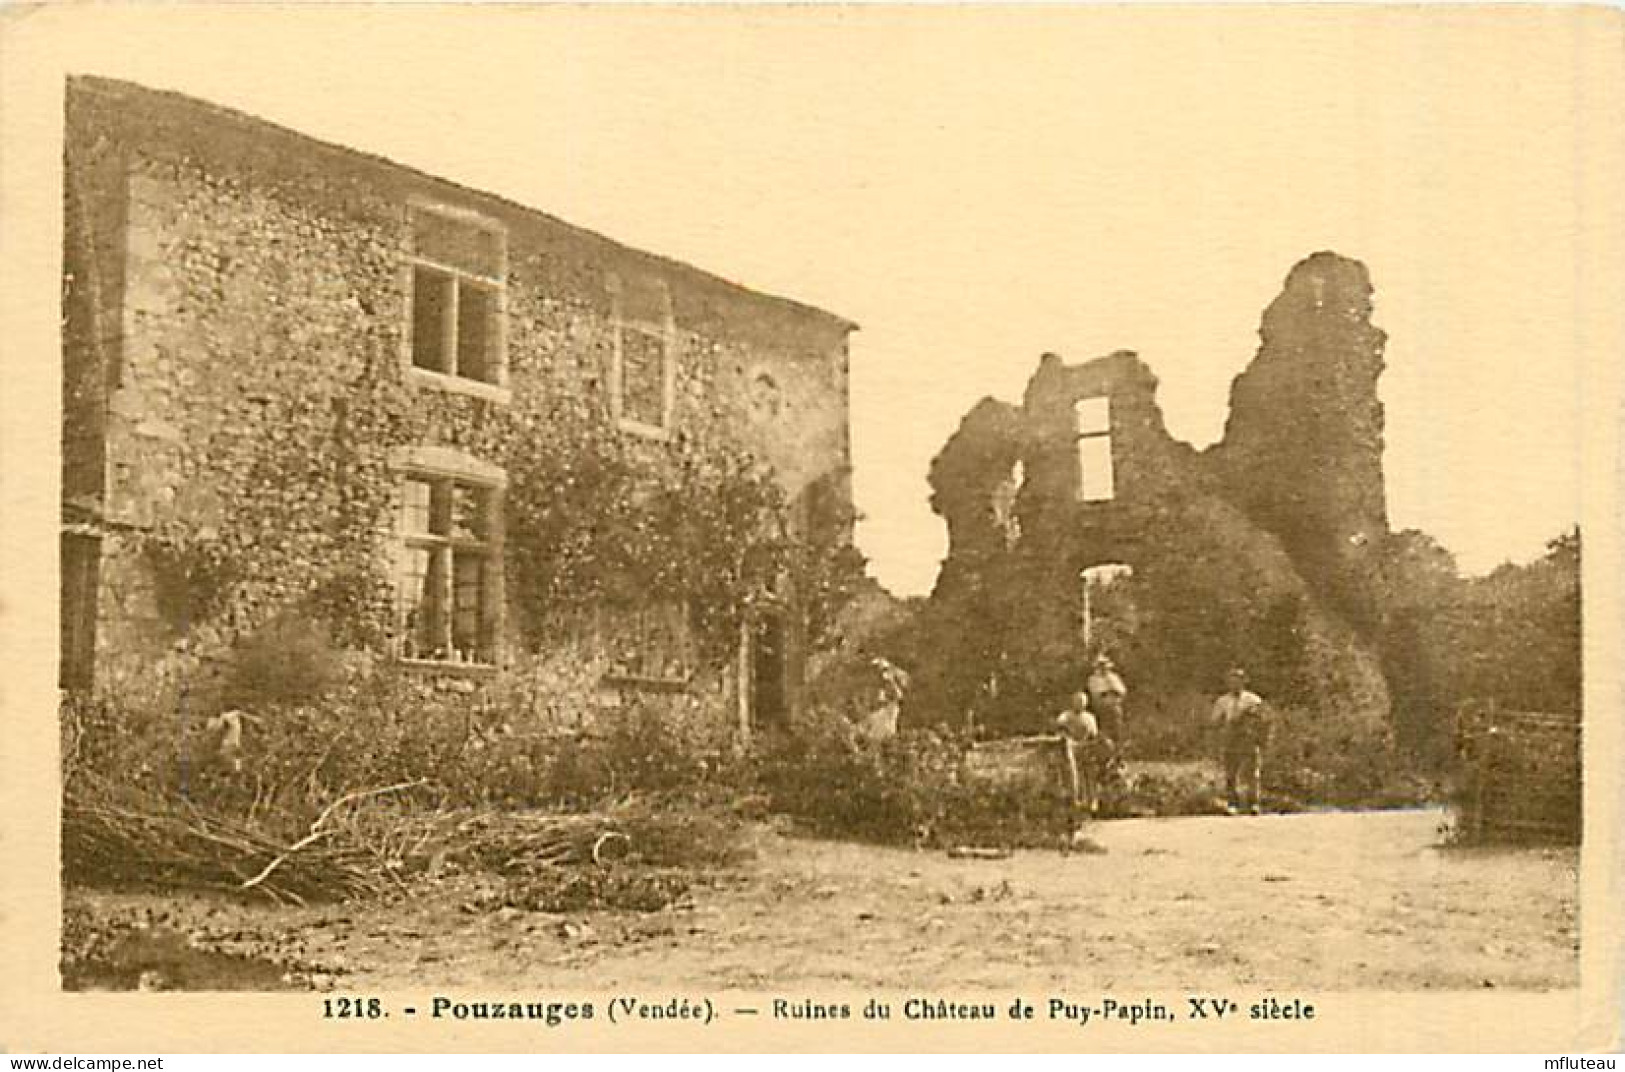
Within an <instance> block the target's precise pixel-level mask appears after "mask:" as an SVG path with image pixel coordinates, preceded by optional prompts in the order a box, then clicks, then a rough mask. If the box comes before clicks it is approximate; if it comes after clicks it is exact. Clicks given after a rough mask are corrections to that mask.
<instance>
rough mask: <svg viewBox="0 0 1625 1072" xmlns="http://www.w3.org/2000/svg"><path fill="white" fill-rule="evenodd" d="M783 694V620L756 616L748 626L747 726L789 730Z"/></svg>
mask: <svg viewBox="0 0 1625 1072" xmlns="http://www.w3.org/2000/svg"><path fill="white" fill-rule="evenodd" d="M789 724H790V711H789V704H788V697H787V696H786V695H785V652H784V617H783V615H781V614H779V613H777V612H767V613H763V614H760V615H758V616H757V618H756V620H755V621H753V622H752V623H751V627H750V725H751V729H753V730H757V731H774V730H783V729H787V728H789Z"/></svg>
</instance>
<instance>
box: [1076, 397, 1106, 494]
mask: <svg viewBox="0 0 1625 1072" xmlns="http://www.w3.org/2000/svg"><path fill="white" fill-rule="evenodd" d="M1072 428H1073V432H1074V433H1075V434H1076V436H1077V441H1078V497H1079V498H1080V499H1082V500H1083V501H1084V502H1109V501H1110V500H1111V499H1112V498H1114V497H1115V496H1116V494H1117V485H1116V479H1115V476H1114V474H1113V471H1112V412H1111V400H1110V399H1109V398H1106V397H1105V396H1100V397H1096V398H1080V399H1078V400H1077V401H1076V402H1074V403H1072Z"/></svg>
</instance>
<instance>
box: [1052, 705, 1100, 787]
mask: <svg viewBox="0 0 1625 1072" xmlns="http://www.w3.org/2000/svg"><path fill="white" fill-rule="evenodd" d="M1055 725H1056V727H1057V728H1058V729H1059V730H1060V731H1061V740H1062V742H1063V744H1064V745H1065V748H1066V770H1067V775H1068V777H1069V778H1070V780H1071V783H1072V785H1071V788H1072V804H1073V806H1074V807H1078V808H1087V809H1088V810H1089V814H1090V815H1094V814H1096V813H1097V812H1098V811H1099V810H1100V777H1099V763H1100V757H1099V754H1098V753H1099V749H1100V724H1099V723H1098V722H1097V721H1095V716H1094V715H1092V714H1090V713H1089V696H1088V694H1086V693H1083V692H1074V693H1073V694H1072V695H1071V697H1070V698H1069V700H1068V704H1067V707H1066V709H1065V710H1064V711H1062V712H1061V713H1060V714H1059V715H1057V716H1055Z"/></svg>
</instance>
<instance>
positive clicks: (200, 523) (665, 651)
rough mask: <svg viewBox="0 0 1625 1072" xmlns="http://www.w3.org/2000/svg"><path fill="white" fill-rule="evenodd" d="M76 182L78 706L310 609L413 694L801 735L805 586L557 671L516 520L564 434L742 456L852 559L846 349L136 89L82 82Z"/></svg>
mask: <svg viewBox="0 0 1625 1072" xmlns="http://www.w3.org/2000/svg"><path fill="white" fill-rule="evenodd" d="M65 163H66V190H65V207H66V215H65V219H66V226H65V236H64V264H65V280H64V318H63V323H64V326H63V346H64V353H63V368H64V379H63V415H64V431H63V447H64V451H63V487H62V509H63V530H62V532H63V535H62V567H63V568H62V681H63V684H64V686H65V687H68V688H75V689H80V688H91V687H96V688H103V689H106V688H116V689H122V690H127V691H132V692H136V691H140V689H142V688H143V687H145V686H146V685H147V684H149V683H150V682H151V681H153V680H158V679H163V678H164V677H165V675H168V676H169V677H170V678H171V679H173V678H175V677H176V676H177V675H181V676H184V675H186V674H191V673H196V672H197V671H198V668H199V666H200V665H201V663H200V660H201V661H207V660H208V659H209V658H211V657H212V656H211V654H210V653H211V652H212V653H216V655H217V654H218V653H219V652H221V651H225V650H228V649H229V648H230V646H231V644H232V643H234V642H235V641H237V640H239V639H240V638H242V637H243V636H245V635H247V634H248V633H250V632H252V631H253V630H254V629H256V628H260V627H261V626H263V624H264V623H265V622H267V621H270V620H273V619H275V618H277V617H278V616H283V617H286V616H288V615H295V616H298V615H303V614H306V613H312V611H311V610H310V608H312V607H317V606H319V607H321V608H323V611H324V613H326V614H327V616H328V618H329V619H330V620H331V621H333V623H334V624H335V625H336V626H337V627H339V630H340V632H345V631H346V630H345V629H344V627H345V626H346V625H349V624H355V625H358V626H360V625H368V626H370V627H372V628H370V629H362V628H357V629H355V630H354V631H353V632H354V633H355V635H356V636H359V637H366V638H367V639H365V640H364V641H358V642H357V644H358V645H359V646H360V647H362V648H365V649H367V650H368V651H370V652H371V654H372V656H374V657H376V658H381V659H388V660H394V661H397V662H399V663H400V664H401V665H402V666H404V667H409V668H411V669H413V670H419V671H421V672H422V673H423V675H424V676H425V678H426V679H432V680H440V679H453V680H469V679H472V680H473V681H475V682H476V683H478V682H481V681H487V680H499V679H502V678H503V677H504V676H514V675H520V676H528V677H529V678H530V679H532V680H536V681H541V682H542V683H543V686H544V688H543V691H546V687H547V683H548V682H551V681H553V680H554V677H556V678H557V683H558V688H559V689H564V688H566V687H568V688H576V689H578V691H579V692H580V694H581V696H582V697H584V699H583V702H584V703H588V704H589V705H592V706H598V707H602V706H611V707H613V706H616V705H618V704H622V703H625V702H627V701H628V700H630V699H632V698H636V697H657V698H663V702H667V703H674V704H678V705H683V704H690V705H691V706H692V707H693V708H695V709H698V708H699V707H700V706H702V705H701V704H700V703H699V698H700V697H701V696H708V697H709V699H711V700H716V699H717V698H718V697H719V696H721V697H725V699H726V701H727V702H725V703H709V704H708V705H706V706H707V708H708V709H710V710H720V711H725V712H727V713H728V715H727V718H728V721H729V722H730V723H733V722H734V719H735V716H737V725H739V726H741V727H743V728H744V729H745V730H747V731H748V730H749V728H750V727H752V726H759V725H763V724H772V723H777V722H785V721H787V720H789V719H791V718H793V717H794V715H795V712H796V709H797V707H798V705H799V703H800V696H801V682H802V678H803V676H804V675H803V668H802V663H803V662H804V659H805V649H806V643H807V642H806V636H805V628H804V617H805V616H804V615H803V614H802V613H801V610H800V607H799V603H798V593H797V592H796V591H794V590H793V585H792V586H790V589H789V590H785V589H783V588H782V587H780V588H775V590H773V591H772V592H770V593H767V594H765V595H764V597H763V598H762V599H760V600H757V601H755V602H754V603H753V604H752V609H751V610H750V612H749V613H748V614H746V615H744V617H743V618H742V619H741V621H740V622H739V623H738V626H737V632H736V636H735V638H734V639H735V644H734V645H733V647H732V648H731V649H730V651H729V652H728V654H727V655H726V656H725V657H722V658H715V659H711V660H709V662H706V661H705V660H702V659H700V657H699V656H698V655H697V654H696V644H695V640H694V637H693V635H692V633H693V628H692V621H691V610H690V608H688V607H686V606H685V605H684V604H683V602H682V601H681V600H674V599H668V598H664V597H659V596H651V597H650V598H648V599H647V600H644V601H642V603H641V604H638V603H634V604H633V605H631V606H627V605H624V604H622V605H618V606H617V607H616V608H613V609H612V610H606V613H603V614H589V615H586V616H585V617H583V616H580V615H577V616H576V619H575V620H577V621H578V622H584V623H585V624H582V625H581V627H580V628H578V629H576V630H574V631H573V632H571V633H569V634H568V635H567V636H565V637H563V638H561V639H557V640H556V641H555V640H549V641H548V642H545V643H544V642H541V641H539V640H538V638H537V636H535V635H527V628H528V627H529V623H528V622H527V620H526V615H525V614H524V613H522V612H521V611H520V609H519V608H520V605H521V604H522V603H523V601H524V597H525V596H526V592H525V591H522V590H521V589H522V588H523V587H524V586H525V585H526V584H528V583H529V582H528V581H526V580H524V579H522V578H519V577H517V576H516V575H515V572H514V565H513V556H512V555H511V554H510V553H509V551H510V547H509V543H510V542H511V538H512V537H513V535H514V534H513V532H512V531H511V530H512V526H513V522H512V519H511V517H509V516H508V515H509V514H511V510H508V509H507V507H506V503H507V502H508V500H510V499H512V498H513V495H512V491H513V489H512V487H511V484H510V482H511V481H512V480H514V479H515V476H514V474H515V473H516V472H518V471H520V470H522V469H524V468H525V467H526V466H527V465H529V464H530V463H531V462H532V460H533V459H534V458H535V457H537V456H538V455H539V454H542V453H545V451H546V450H547V449H549V444H550V443H552V440H550V438H549V437H550V436H552V435H553V434H554V432H555V431H556V429H557V428H558V427H561V426H562V424H563V423H568V422H574V426H578V427H580V428H584V429H587V430H588V432H590V433H592V434H597V435H601V436H609V437H611V438H613V439H616V440H617V443H616V444H615V446H616V449H619V450H622V451H623V452H625V453H626V454H627V456H629V457H632V458H634V459H636V460H637V461H638V464H639V465H641V466H643V467H645V468H646V469H647V470H648V471H649V472H650V473H651V474H659V473H660V472H662V471H666V470H671V469H673V467H676V466H681V465H683V464H687V462H686V461H685V459H688V460H691V459H692V458H693V457H694V456H696V451H698V450H699V449H700V448H699V447H697V446H696V444H727V445H728V446H729V447H730V449H733V448H737V449H738V450H739V451H742V452H745V453H746V454H747V455H748V456H749V457H751V458H753V459H755V460H757V461H758V462H760V463H762V464H763V465H764V466H765V467H766V469H767V470H768V471H770V472H771V479H772V480H773V481H775V482H776V484H777V486H778V487H779V488H780V489H781V490H782V493H783V496H784V499H785V500H786V502H787V503H788V504H789V510H788V517H789V518H790V519H791V522H790V523H791V525H792V526H793V527H795V528H797V529H798V530H800V531H810V530H812V529H814V528H818V527H819V526H822V529H821V531H823V532H825V533H826V534H827V535H831V538H833V539H835V540H836V541H838V542H839V541H846V542H848V543H849V541H850V535H851V532H850V518H851V511H850V481H849V448H848V406H847V402H848V395H847V391H848V379H847V360H848V348H847V341H848V336H849V333H850V332H851V331H852V330H853V328H854V325H853V324H851V323H849V322H848V321H846V320H843V319H841V318H840V317H837V316H834V315H831V314H829V313H826V312H823V311H820V310H818V309H814V308H810V307H808V306H805V305H801V304H798V303H796V302H793V301H789V300H785V299H782V298H776V297H770V296H767V295H763V294H758V293H754V292H752V291H750V290H747V289H745V288H743V287H741V286H738V285H736V284H734V283H731V282H727V281H725V280H723V279H720V278H718V277H716V276H714V275H710V274H707V273H705V272H703V271H700V270H698V269H695V268H692V267H689V266H687V265H684V264H679V263H677V262H674V261H671V260H667V259H664V258H661V257H658V256H654V255H651V254H648V253H644V252H640V251H637V250H634V249H629V248H627V247H625V246H622V245H619V244H617V243H615V242H613V241H610V240H608V239H606V238H604V237H601V236H599V235H596V234H593V233H591V232H588V231H585V230H582V229H580V228H577V227H572V226H570V225H568V224H566V223H563V222H561V221H559V220H556V219H553V218H552V217H549V216H547V215H544V214H543V213H540V212H537V211H534V210H532V209H529V208H525V207H523V206H520V205H517V204H514V203H512V202H510V201H507V200H504V199H503V198H500V197H498V196H495V195H492V194H488V193H482V192H479V191H476V190H471V189H467V188H464V187H462V186H459V185H457V184H455V183H452V182H449V181H446V180H443V179H439V178H435V177H433V176H430V175H427V174H423V173H421V172H418V171H415V170H413V169H411V168H408V167H404V166H400V165H397V164H395V163H392V162H390V161H387V160H384V159H381V158H379V157H375V156H370V155H367V154H366V153H363V152H358V151H355V150H352V149H349V148H344V147H340V146H336V145H331V144H326V143H323V142H321V141H318V140H315V139H313V138H310V137H307V136H304V135H301V134H298V133H296V132H293V131H290V130H287V129H284V128H281V127H278V126H276V125H273V124H271V123H268V122H265V121H262V120H259V119H256V118H253V117H250V116H246V115H242V114H239V113H236V112H233V111H229V110H227V109H223V108H220V107H216V106H213V105H210V104H207V103H204V102H201V101H197V100H193V99H190V98H186V97H183V96H179V95H176V94H173V93H168V92H159V91H154V90H150V89H147V88H143V87H140V86H136V85H132V84H129V83H124V82H117V81H111V80H106V79H101V78H74V79H71V80H70V81H69V83H68V87H67V109H66V161H65ZM583 434H585V433H583ZM552 449H557V447H556V444H555V445H554V446H553V448H552ZM559 471H566V472H567V471H568V459H565V462H564V463H563V469H555V470H554V472H555V475H556V473H557V472H559ZM569 479H573V478H569ZM581 479H582V480H583V481H588V480H590V479H591V477H590V474H582V475H581ZM546 491H547V489H545V488H544V489H541V490H540V497H542V498H544V499H545V496H546ZM537 497H538V492H537V489H531V498H532V499H533V500H534V499H536V498H537ZM634 520H635V519H634ZM358 564H359V565H358ZM369 569H375V570H376V571H377V572H379V573H381V574H382V576H383V578H384V582H385V583H384V585H383V587H382V590H378V588H377V586H374V587H373V588H369V587H368V586H367V584H366V583H365V581H364V580H362V581H359V582H358V581H357V579H356V577H355V576H352V574H353V573H356V572H359V573H362V574H367V572H368V570H369ZM348 617H353V618H354V619H356V621H355V622H349V621H347V618H348ZM549 675H554V677H550V676H549ZM458 687H459V688H466V687H467V686H465V685H459V686H458ZM733 728H734V726H733V725H732V724H730V725H729V727H728V729H729V730H730V731H731V730H732V729H733Z"/></svg>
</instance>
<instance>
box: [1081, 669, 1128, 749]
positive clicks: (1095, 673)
mask: <svg viewBox="0 0 1625 1072" xmlns="http://www.w3.org/2000/svg"><path fill="white" fill-rule="evenodd" d="M1084 690H1085V691H1086V692H1088V693H1089V710H1091V711H1093V712H1094V713H1095V717H1096V718H1097V719H1099V720H1100V733H1101V735H1102V736H1103V737H1105V738H1106V740H1108V741H1110V742H1111V745H1112V748H1113V749H1114V750H1115V751H1117V752H1121V751H1122V749H1123V740H1124V738H1125V737H1126V736H1127V732H1128V726H1127V725H1125V722H1126V719H1125V718H1124V714H1123V706H1124V704H1125V702H1126V701H1127V700H1128V686H1126V685H1124V684H1123V678H1122V676H1121V675H1119V674H1118V672H1117V667H1116V665H1115V664H1114V663H1113V662H1112V659H1111V656H1110V655H1107V654H1106V653H1105V652H1101V653H1100V654H1099V655H1097V656H1095V665H1094V669H1093V670H1092V671H1091V672H1090V674H1089V679H1088V680H1087V681H1086V682H1084Z"/></svg>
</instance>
